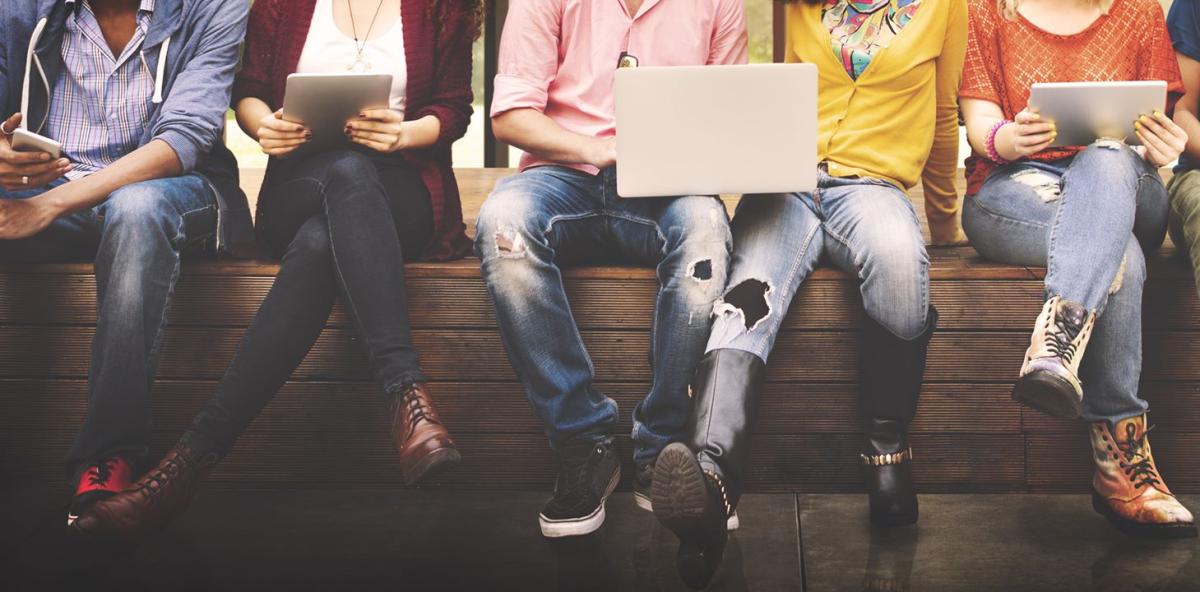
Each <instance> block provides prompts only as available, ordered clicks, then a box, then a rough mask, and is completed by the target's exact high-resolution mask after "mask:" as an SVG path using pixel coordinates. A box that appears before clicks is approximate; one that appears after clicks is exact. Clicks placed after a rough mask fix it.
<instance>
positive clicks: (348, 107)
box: [282, 74, 392, 153]
mask: <svg viewBox="0 0 1200 592" xmlns="http://www.w3.org/2000/svg"><path fill="white" fill-rule="evenodd" d="M391 88H392V75H391V74H291V75H289V76H288V79H287V88H286V90H285V92H284V97H283V113H282V115H283V117H282V118H283V119H284V120H285V121H288V122H291V123H294V124H299V125H301V126H303V127H304V129H306V130H308V131H309V132H310V139H309V140H308V141H307V142H304V143H303V144H302V145H300V146H298V147H296V148H295V149H294V151H293V153H301V152H303V153H311V152H316V151H320V150H327V149H330V148H338V147H346V146H350V145H351V142H350V139H349V138H347V134H346V125H347V124H348V123H349V122H350V120H352V119H358V118H359V114H360V113H363V112H365V111H371V110H374V109H387V108H388V99H389V95H390V93H391Z"/></svg>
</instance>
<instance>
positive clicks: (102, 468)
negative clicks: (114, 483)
mask: <svg viewBox="0 0 1200 592" xmlns="http://www.w3.org/2000/svg"><path fill="white" fill-rule="evenodd" d="M115 464H116V463H115V462H113V461H112V460H106V461H104V462H102V463H96V464H94V465H92V466H94V467H95V468H96V473H95V474H94V475H88V484H89V485H94V486H96V487H103V486H104V485H105V484H107V483H108V480H109V479H111V478H112V472H113V468H114V467H113V465H115Z"/></svg>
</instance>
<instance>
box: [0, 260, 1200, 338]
mask: <svg viewBox="0 0 1200 592" xmlns="http://www.w3.org/2000/svg"><path fill="white" fill-rule="evenodd" d="M272 282H273V278H271V277H267V276H214V275H193V276H185V277H184V278H183V279H182V280H181V281H180V282H179V285H178V287H177V290H176V297H175V299H174V300H173V301H172V304H171V311H170V319H169V322H170V324H171V325H173V326H188V327H214V326H219V327H246V326H248V325H249V324H250V322H251V320H252V319H253V318H254V314H255V313H256V312H257V311H258V307H259V305H260V304H261V303H262V299H263V298H264V297H265V296H266V294H267V291H268V290H270V288H271V284H272ZM657 290H658V285H657V282H656V281H655V280H654V279H653V278H646V279H639V280H604V279H598V278H574V279H571V280H569V281H568V283H567V293H568V297H569V298H570V301H571V310H572V311H573V312H574V314H575V317H576V319H577V321H578V323H579V326H580V327H581V328H584V329H593V328H619V329H639V330H646V329H649V328H650V323H651V321H652V319H653V312H654V306H653V304H654V299H655V295H656V293H657ZM931 290H932V299H933V302H934V304H935V305H936V306H937V307H938V310H939V312H940V314H941V320H940V322H939V328H941V329H943V330H948V329H954V330H959V329H961V330H966V329H972V330H991V329H1012V330H1027V329H1028V328H1029V327H1030V326H1031V325H1032V323H1033V320H1034V319H1035V318H1036V317H1037V315H1038V313H1039V312H1040V311H1041V303H1042V293H1043V290H1044V288H1043V286H1042V283H1041V282H1040V281H1036V280H1026V281H1017V280H1012V281H995V280H961V281H935V282H933V284H932V288H931ZM408 294H409V307H410V309H409V316H410V318H411V319H412V322H413V325H414V326H415V327H416V328H431V329H432V328H467V327H474V328H485V327H486V328H493V327H495V326H496V320H495V316H494V314H493V311H492V303H491V300H490V298H489V297H488V294H487V289H486V288H485V287H484V286H483V283H482V282H481V281H478V280H467V279H452V278H438V277H424V276H417V277H413V278H411V279H410V281H409V282H408ZM95 297H96V286H95V280H94V278H93V276H91V275H83V274H0V324H4V325H92V324H95V322H96V313H95V310H96V303H95ZM214 302H221V303H222V304H221V306H214V305H213V303H214ZM861 302H862V299H861V297H860V295H859V290H858V286H857V285H856V283H855V282H852V281H849V280H847V281H814V282H809V283H808V284H807V285H805V286H803V287H802V288H801V290H800V291H799V293H798V294H797V296H796V298H795V300H794V302H793V303H792V308H791V311H790V314H789V315H788V316H787V320H786V321H785V323H784V330H785V331H791V330H845V329H854V328H857V327H858V326H859V324H860V323H861V321H862V318H863V312H862V305H861ZM1145 310H1146V324H1147V328H1148V329H1152V330H1153V329H1174V330H1184V329H1186V330H1200V300H1198V299H1197V298H1196V289H1195V287H1194V286H1193V285H1192V283H1191V282H1190V281H1188V280H1181V279H1161V280H1151V281H1150V282H1148V284H1147V287H1146V307H1145ZM329 326H330V327H338V328H348V327H350V326H351V323H350V321H349V319H348V317H346V315H345V311H344V310H343V308H342V306H341V304H338V305H337V306H336V307H335V309H334V313H333V315H332V316H331V318H330V320H329Z"/></svg>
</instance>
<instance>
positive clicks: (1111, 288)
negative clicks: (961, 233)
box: [963, 141, 1168, 423]
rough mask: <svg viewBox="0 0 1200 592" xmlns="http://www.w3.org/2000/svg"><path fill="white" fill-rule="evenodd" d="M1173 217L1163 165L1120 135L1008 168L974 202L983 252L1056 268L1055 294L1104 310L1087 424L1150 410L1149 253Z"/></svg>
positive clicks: (1050, 287) (974, 237) (970, 205)
mask: <svg viewBox="0 0 1200 592" xmlns="http://www.w3.org/2000/svg"><path fill="white" fill-rule="evenodd" d="M1167 215H1168V201H1167V190H1166V188H1165V187H1164V186H1163V182H1162V178H1161V177H1159V175H1158V171H1157V170H1155V168H1154V167H1152V166H1150V165H1149V164H1148V163H1147V162H1146V161H1145V159H1143V158H1142V157H1141V156H1139V155H1138V154H1137V153H1136V152H1134V151H1133V150H1132V149H1130V148H1129V147H1128V146H1125V145H1124V144H1120V143H1116V142H1112V141H1103V142H1097V143H1096V144H1094V145H1092V146H1090V147H1088V148H1087V149H1085V150H1084V151H1082V152H1080V153H1079V154H1077V155H1076V156H1074V157H1073V158H1068V159H1064V160H1060V161H1055V162H1048V163H1047V162H1031V161H1029V162H1017V163H1012V164H1008V165H1005V166H1001V167H998V168H997V169H996V170H995V171H993V172H992V174H991V175H990V176H989V177H988V179H987V181H986V182H984V184H983V187H982V188H981V189H980V190H979V193H978V194H977V195H974V196H968V197H967V199H966V203H965V205H964V207H963V229H964V230H965V231H966V233H967V236H968V237H970V239H971V243H972V244H973V245H974V246H975V249H976V250H977V251H979V254H980V255H983V256H984V257H986V258H988V259H991V260H993V261H1000V262H1002V263H1011V264H1014V265H1030V266H1046V267H1047V270H1046V280H1045V284H1046V298H1050V297H1053V296H1059V297H1061V298H1064V299H1067V300H1072V301H1075V302H1079V303H1081V304H1083V305H1084V306H1085V307H1086V308H1087V309H1088V310H1091V311H1095V312H1097V313H1098V316H1097V318H1096V326H1095V327H1094V329H1093V330H1092V338H1091V341H1090V342H1089V344H1088V347H1087V351H1086V352H1085V354H1084V358H1083V361H1082V365H1081V366H1080V370H1079V372H1080V379H1081V380H1082V382H1083V414H1082V417H1083V419H1085V420H1087V421H1103V420H1107V421H1110V422H1113V423H1115V422H1117V421H1120V420H1122V419H1125V418H1128V417H1132V416H1135V415H1140V414H1142V413H1143V412H1145V410H1146V408H1147V405H1146V402H1145V401H1143V400H1142V399H1140V398H1138V380H1139V378H1140V376H1141V372H1142V284H1143V283H1144V282H1145V280H1146V260H1145V256H1144V254H1143V252H1153V251H1154V250H1156V249H1158V247H1159V246H1160V245H1161V244H1162V241H1163V238H1164V237H1165V236H1166V230H1167ZM980 304H981V305H983V306H986V303H980ZM1030 320H1031V321H1032V320H1033V319H1030Z"/></svg>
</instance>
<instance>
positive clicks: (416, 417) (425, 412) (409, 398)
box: [396, 388, 441, 425]
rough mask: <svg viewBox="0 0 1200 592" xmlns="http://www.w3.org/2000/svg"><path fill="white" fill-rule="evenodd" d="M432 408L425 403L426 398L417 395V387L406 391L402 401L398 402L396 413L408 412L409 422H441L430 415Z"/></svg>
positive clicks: (412, 423)
mask: <svg viewBox="0 0 1200 592" xmlns="http://www.w3.org/2000/svg"><path fill="white" fill-rule="evenodd" d="M429 412H430V408H429V406H428V405H426V404H425V401H424V399H422V398H421V397H418V396H417V389H415V388H410V389H408V390H407V391H404V395H402V397H401V400H400V402H399V403H398V404H397V407H396V413H406V414H408V424H409V425H417V423H418V422H421V421H428V422H432V423H441V422H439V421H437V420H436V419H434V418H432V417H430V415H429Z"/></svg>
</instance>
